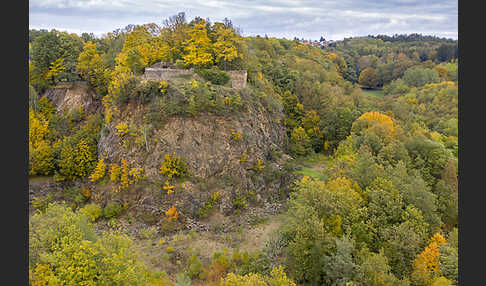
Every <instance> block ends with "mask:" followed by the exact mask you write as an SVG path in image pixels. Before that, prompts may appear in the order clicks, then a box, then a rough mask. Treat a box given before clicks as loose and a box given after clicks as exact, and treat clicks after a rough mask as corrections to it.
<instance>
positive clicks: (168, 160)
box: [160, 153, 187, 178]
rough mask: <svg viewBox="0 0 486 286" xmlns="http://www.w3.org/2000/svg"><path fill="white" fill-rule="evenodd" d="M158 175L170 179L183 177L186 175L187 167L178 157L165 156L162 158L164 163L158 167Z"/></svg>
mask: <svg viewBox="0 0 486 286" xmlns="http://www.w3.org/2000/svg"><path fill="white" fill-rule="evenodd" d="M160 173H161V174H163V175H167V176H168V177H169V178H172V177H184V176H185V175H187V165H186V163H184V161H182V159H181V158H180V157H176V156H175V153H173V155H172V157H171V156H170V155H169V154H167V155H165V157H164V162H163V163H162V166H161V167H160Z"/></svg>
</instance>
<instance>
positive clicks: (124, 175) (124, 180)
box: [120, 159, 133, 188]
mask: <svg viewBox="0 0 486 286" xmlns="http://www.w3.org/2000/svg"><path fill="white" fill-rule="evenodd" d="M128 172H129V168H128V161H127V160H126V159H122V160H121V177H120V184H121V186H122V187H125V188H126V187H128V186H129V185H131V184H132V183H133V181H132V180H131V179H130V178H129V177H128Z"/></svg>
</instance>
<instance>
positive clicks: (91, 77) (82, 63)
mask: <svg viewBox="0 0 486 286" xmlns="http://www.w3.org/2000/svg"><path fill="white" fill-rule="evenodd" d="M76 68H77V70H78V71H79V73H80V74H81V77H83V78H84V79H86V80H87V81H88V82H89V83H90V84H91V85H92V86H93V87H95V89H97V90H98V91H100V92H103V93H104V92H106V87H107V86H108V84H109V80H110V70H109V69H107V68H106V67H105V65H104V64H103V54H100V53H99V52H98V51H97V50H96V44H95V43H92V42H87V43H86V44H84V46H83V51H82V52H81V53H80V54H79V57H78V64H77V66H76Z"/></svg>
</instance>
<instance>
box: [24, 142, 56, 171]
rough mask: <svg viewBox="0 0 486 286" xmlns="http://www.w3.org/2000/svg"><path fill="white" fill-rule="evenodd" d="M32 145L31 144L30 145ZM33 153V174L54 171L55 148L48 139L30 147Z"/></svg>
mask: <svg viewBox="0 0 486 286" xmlns="http://www.w3.org/2000/svg"><path fill="white" fill-rule="evenodd" d="M29 146H30V145H29ZM29 151H31V152H32V154H31V160H32V162H30V163H31V164H30V165H31V169H30V170H29V174H31V175H50V174H52V172H53V171H54V168H55V164H54V159H55V158H54V148H52V146H51V144H49V142H48V141H46V140H42V141H40V142H37V144H36V147H35V148H29Z"/></svg>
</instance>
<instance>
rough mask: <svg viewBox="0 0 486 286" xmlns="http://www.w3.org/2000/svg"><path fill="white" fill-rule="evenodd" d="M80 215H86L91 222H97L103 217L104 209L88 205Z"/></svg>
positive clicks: (80, 211) (81, 210) (82, 209)
mask: <svg viewBox="0 0 486 286" xmlns="http://www.w3.org/2000/svg"><path fill="white" fill-rule="evenodd" d="M78 213H79V214H80V215H85V216H86V217H87V218H88V220H90V221H95V220H97V219H98V218H100V217H101V216H102V215H103V209H102V208H101V207H100V206H99V205H97V204H87V205H85V206H84V207H82V208H81V209H80V210H79V211H78Z"/></svg>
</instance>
